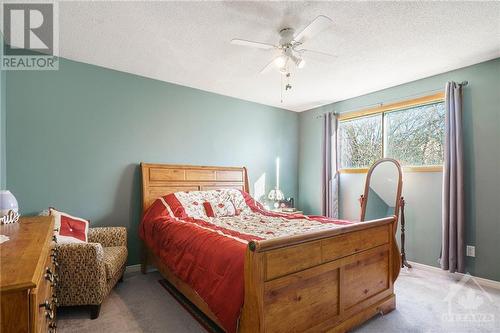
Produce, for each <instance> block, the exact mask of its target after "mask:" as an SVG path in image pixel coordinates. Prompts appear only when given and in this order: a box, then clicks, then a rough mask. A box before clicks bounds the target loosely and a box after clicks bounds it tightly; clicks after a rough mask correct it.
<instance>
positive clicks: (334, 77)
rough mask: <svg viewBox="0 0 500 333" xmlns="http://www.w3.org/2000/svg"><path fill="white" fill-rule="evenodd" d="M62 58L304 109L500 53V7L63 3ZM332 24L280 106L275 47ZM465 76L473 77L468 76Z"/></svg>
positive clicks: (311, 45) (494, 4)
mask: <svg viewBox="0 0 500 333" xmlns="http://www.w3.org/2000/svg"><path fill="white" fill-rule="evenodd" d="M59 14H60V54H61V56H63V57H66V58H69V59H73V60H77V61H82V62H85V63H90V64H95V65H99V66H103V67H108V68H112V69H116V70H120V71H124V72H129V73H134V74H138V75H142V76H146V77H150V78H154V79H158V80H163V81H168V82H173V83H178V84H181V85H186V86H190V87H194V88H199V89H202V90H207V91H211V92H215V93H219V94H223V95H228V96H233V97H237V98H241V99H245V100H250V101H254V102H259V103H263V104H268V105H273V106H277V107H282V108H285V109H289V110H294V111H303V110H307V109H310V108H313V107H316V106H319V105H323V104H327V103H331V102H334V101H338V100H343V99H346V98H350V97H354V96H358V95H362V94H365V93H368V92H372V91H376V90H380V89H383V88H387V87H391V86H394V85H398V84H401V83H405V82H409V81H413V80H416V79H419V78H424V77H427V76H431V75H434V74H438V73H442V72H445V71H448V70H452V69H455V68H459V67H464V66H467V65H471V64H474V63H478V62H481V61H485V60H489V59H492V58H496V57H499V56H500V3H499V2H489V3H480V2H115V1H113V2H61V3H60V6H59ZM320 14H321V15H326V16H329V17H330V18H332V19H333V21H334V24H333V26H332V27H331V28H329V30H327V31H325V32H323V33H321V34H320V35H318V36H317V38H315V39H314V40H312V41H310V42H308V43H307V44H305V45H304V46H305V47H307V48H310V49H315V50H319V51H324V52H331V53H334V54H336V55H337V56H338V57H337V58H335V59H333V60H328V61H326V62H325V61H319V60H318V59H312V58H306V61H307V64H306V66H305V68H304V69H302V70H300V71H298V72H297V73H295V74H294V76H293V80H292V84H293V89H292V91H291V92H290V93H288V94H287V95H286V96H285V100H284V102H283V103H281V102H280V74H279V73H278V72H277V71H272V72H270V73H267V74H265V75H262V74H259V71H260V70H261V69H262V67H263V66H265V65H266V64H267V63H268V62H269V61H270V59H272V57H273V55H274V53H273V52H274V51H265V50H253V49H248V48H244V47H241V46H234V45H231V44H230V40H231V39H232V38H234V37H239V38H243V39H250V40H256V41H262V42H267V43H277V41H278V39H279V36H278V31H279V30H280V28H283V27H293V28H295V29H297V30H300V29H301V28H302V27H304V26H305V25H306V24H308V23H309V22H310V21H312V20H313V19H314V18H315V17H316V16H317V15H320ZM464 79H466V78H464Z"/></svg>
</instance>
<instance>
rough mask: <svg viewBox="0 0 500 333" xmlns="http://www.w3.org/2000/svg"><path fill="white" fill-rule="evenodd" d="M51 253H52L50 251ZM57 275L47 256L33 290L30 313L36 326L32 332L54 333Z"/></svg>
mask: <svg viewBox="0 0 500 333" xmlns="http://www.w3.org/2000/svg"><path fill="white" fill-rule="evenodd" d="M51 252H52V251H51ZM56 283H57V275H56V270H55V266H54V263H53V259H52V258H51V257H50V256H47V258H46V260H45V265H44V270H43V274H42V276H41V277H40V281H39V282H38V284H37V287H36V289H34V290H33V305H32V311H33V314H34V318H33V322H34V323H35V324H36V327H35V328H34V330H33V331H34V332H55V323H56V299H55V290H54V288H55V284H56Z"/></svg>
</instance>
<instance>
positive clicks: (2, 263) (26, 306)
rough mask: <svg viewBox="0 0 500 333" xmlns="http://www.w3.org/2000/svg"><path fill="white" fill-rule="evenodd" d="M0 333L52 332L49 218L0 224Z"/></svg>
mask: <svg viewBox="0 0 500 333" xmlns="http://www.w3.org/2000/svg"><path fill="white" fill-rule="evenodd" d="M0 234H2V235H6V236H9V237H10V240H9V241H7V242H5V243H3V244H0V296H1V309H0V312H1V317H0V331H1V332H2V333H11V332H55V330H56V321H55V320H56V318H55V315H56V304H57V299H56V297H55V290H54V289H53V288H54V287H55V285H56V283H57V274H56V270H55V269H56V266H57V262H56V259H57V253H56V251H57V250H56V249H55V247H54V245H55V242H54V238H53V237H54V221H53V218H52V217H48V216H37V217H22V218H21V219H20V221H19V223H13V224H6V225H0Z"/></svg>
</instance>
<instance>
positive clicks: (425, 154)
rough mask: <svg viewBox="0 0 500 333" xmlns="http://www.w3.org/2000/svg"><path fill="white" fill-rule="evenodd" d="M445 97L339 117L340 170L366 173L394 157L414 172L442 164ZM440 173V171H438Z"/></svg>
mask: <svg viewBox="0 0 500 333" xmlns="http://www.w3.org/2000/svg"><path fill="white" fill-rule="evenodd" d="M443 97H444V96H443V94H442V93H439V94H436V95H432V96H427V97H423V98H419V99H415V100H411V101H407V102H402V103H396V104H391V105H387V106H385V107H380V108H375V109H370V110H365V111H360V112H353V113H347V114H342V115H341V116H340V117H339V129H338V145H339V146H338V149H339V158H340V169H341V170H343V171H346V172H349V170H351V171H352V172H356V171H366V169H367V168H369V167H370V166H371V165H372V164H373V163H374V162H375V161H376V160H378V159H380V158H383V157H391V158H394V159H396V160H398V161H399V162H400V163H401V165H402V166H406V167H413V168H414V169H415V171H419V170H418V169H421V170H426V169H427V170H430V169H431V168H428V167H429V166H432V167H435V166H441V165H442V164H443V148H444V115H445V107H444V101H443ZM437 170H440V168H437Z"/></svg>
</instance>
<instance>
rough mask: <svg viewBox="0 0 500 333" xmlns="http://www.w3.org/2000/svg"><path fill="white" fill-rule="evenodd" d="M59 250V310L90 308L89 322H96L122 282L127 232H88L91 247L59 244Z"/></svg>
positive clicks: (109, 229)
mask: <svg viewBox="0 0 500 333" xmlns="http://www.w3.org/2000/svg"><path fill="white" fill-rule="evenodd" d="M57 249H58V254H57V261H58V264H59V284H58V287H57V300H58V303H59V306H72V305H90V306H91V307H90V318H91V319H95V318H97V317H98V316H99V311H100V309H101V303H102V301H103V300H104V298H105V297H106V296H107V295H108V294H109V292H110V291H111V289H112V288H113V287H114V286H115V284H116V282H117V281H122V279H123V273H124V271H125V265H126V262H127V229H126V228H124V227H103V228H89V234H88V243H83V244H82V243H77V244H74V243H71V244H59V245H58V246H57Z"/></svg>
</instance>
